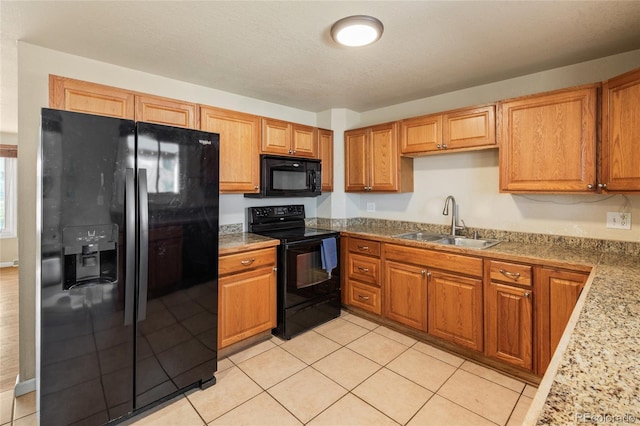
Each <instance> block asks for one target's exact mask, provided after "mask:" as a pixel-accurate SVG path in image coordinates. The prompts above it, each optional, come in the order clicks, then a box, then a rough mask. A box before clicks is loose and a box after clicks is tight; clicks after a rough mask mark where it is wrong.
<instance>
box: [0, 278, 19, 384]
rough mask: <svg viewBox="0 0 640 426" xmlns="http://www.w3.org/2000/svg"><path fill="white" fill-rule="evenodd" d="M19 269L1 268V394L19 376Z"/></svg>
mask: <svg viewBox="0 0 640 426" xmlns="http://www.w3.org/2000/svg"><path fill="white" fill-rule="evenodd" d="M18 351H19V346H18V268H14V267H9V268H0V392H4V391H7V390H13V387H14V385H15V383H16V376H17V375H18Z"/></svg>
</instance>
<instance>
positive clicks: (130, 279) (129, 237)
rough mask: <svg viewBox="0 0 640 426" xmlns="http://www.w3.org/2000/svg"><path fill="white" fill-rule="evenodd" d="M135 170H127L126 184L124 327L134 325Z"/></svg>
mask: <svg viewBox="0 0 640 426" xmlns="http://www.w3.org/2000/svg"><path fill="white" fill-rule="evenodd" d="M133 177H134V175H133V169H126V170H125V184H124V208H125V218H124V230H125V242H126V243H125V277H124V292H125V294H124V325H131V324H133V311H134V298H135V288H136V287H135V284H136V283H135V279H136V187H135V182H134V179H133Z"/></svg>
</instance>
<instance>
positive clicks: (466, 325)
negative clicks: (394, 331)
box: [384, 244, 483, 351]
mask: <svg viewBox="0 0 640 426" xmlns="http://www.w3.org/2000/svg"><path fill="white" fill-rule="evenodd" d="M384 257H385V262H384V289H385V292H384V294H385V300H384V306H385V310H384V315H385V316H386V317H387V318H389V319H391V320H394V321H397V322H399V323H401V324H404V325H407V326H409V327H412V328H415V329H418V330H421V331H425V332H428V333H429V334H431V335H433V336H436V337H439V338H441V339H444V340H447V341H450V342H453V343H456V344H458V345H461V346H465V347H467V348H470V349H474V350H477V351H482V347H483V333H482V280H481V279H480V278H475V277H473V276H474V275H475V276H477V277H481V276H482V260H481V259H479V258H474V257H471V256H462V255H457V254H451V253H440V252H437V251H433V250H426V249H420V248H414V247H405V246H401V245H393V244H385V246H384ZM465 275H471V276H465Z"/></svg>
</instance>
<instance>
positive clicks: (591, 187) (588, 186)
mask: <svg viewBox="0 0 640 426" xmlns="http://www.w3.org/2000/svg"><path fill="white" fill-rule="evenodd" d="M587 189H595V186H593V185H591V184H588V185H587Z"/></svg>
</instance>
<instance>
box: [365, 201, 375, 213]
mask: <svg viewBox="0 0 640 426" xmlns="http://www.w3.org/2000/svg"><path fill="white" fill-rule="evenodd" d="M367 211H368V212H375V211H376V203H367Z"/></svg>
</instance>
